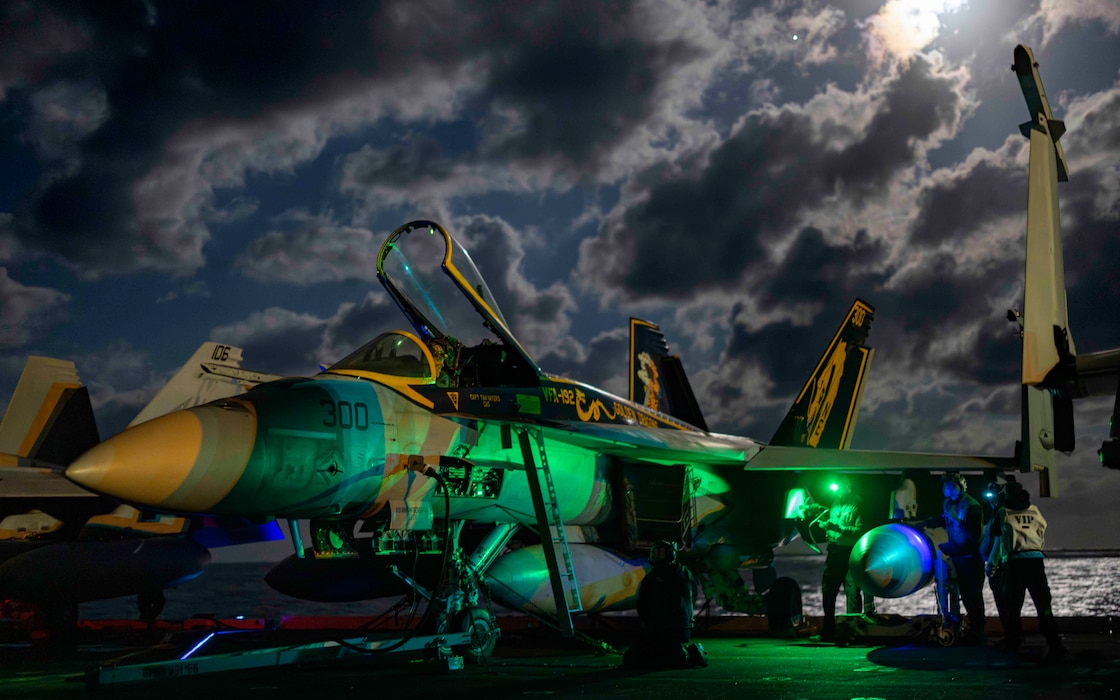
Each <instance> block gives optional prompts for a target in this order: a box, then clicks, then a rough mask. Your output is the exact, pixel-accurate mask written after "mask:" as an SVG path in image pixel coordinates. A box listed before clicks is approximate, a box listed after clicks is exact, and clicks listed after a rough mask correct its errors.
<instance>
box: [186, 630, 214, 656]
mask: <svg viewBox="0 0 1120 700" xmlns="http://www.w3.org/2000/svg"><path fill="white" fill-rule="evenodd" d="M213 638H214V633H213V632H211V633H210V634H208V635H206V636H205V637H203V638H202V641H200V642H199V643H198V644H195V645H194V646H193V647H191V650H190V651H188V652H187V653H186V654H183V655H182V656H180V657H179V660H180V661H186V660H187V659H189V658H190V656H191V654H193V653H195V652H196V651H198V650H199V649H201V648H202V646H203V645H204V644H206V642H209V641H210V640H211V639H213Z"/></svg>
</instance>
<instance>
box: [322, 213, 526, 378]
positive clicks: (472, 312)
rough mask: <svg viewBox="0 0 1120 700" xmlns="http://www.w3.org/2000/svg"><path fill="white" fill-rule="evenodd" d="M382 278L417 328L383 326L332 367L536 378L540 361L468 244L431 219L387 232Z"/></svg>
mask: <svg viewBox="0 0 1120 700" xmlns="http://www.w3.org/2000/svg"><path fill="white" fill-rule="evenodd" d="M377 278H378V279H379V280H380V281H381V283H382V285H384V287H385V289H386V291H388V292H389V295H390V296H391V297H392V298H393V300H394V301H395V302H396V303H397V306H398V307H399V308H400V309H401V311H402V312H403V313H404V315H405V316H406V317H407V318H408V320H409V322H410V323H411V324H412V327H413V329H415V335H413V334H412V333H409V332H407V331H393V332H390V333H384V334H382V335H380V336H378V337H377V338H374V339H373V340H372V341H371V342H369V343H367V344H366V345H365V346H363V347H362V348H361V349H359V350H358V351H357V352H355V353H353V354H351V355H350V356H349V357H347V358H345V359H344V360H342V361H341V362H339V363H337V364H335V365H334V366H332V367H331V369H332V370H336V369H339V370H359V371H366V372H374V373H377V374H381V375H389V376H397V377H404V378H415V379H416V380H417V381H416V382H415V383H422V382H424V381H425V380H427V381H434V383H435V384H437V385H439V386H495V387H496V386H534V385H538V384H539V383H540V369H539V368H538V367H537V365H536V363H535V362H533V360H532V359H531V358H530V357H529V355H528V354H527V353H526V352H525V350H524V348H522V347H521V345H520V343H518V342H517V339H516V338H514V337H513V334H512V333H511V332H510V330H509V324H508V323H507V322H506V319H505V317H504V316H503V315H502V312H501V309H499V308H498V303H497V301H496V300H495V299H494V296H493V294H491V292H490V289H489V287H487V285H486V281H485V280H484V279H483V278H482V275H481V273H479V271H478V269H477V268H476V267H475V264H474V261H473V260H471V257H470V255H469V254H468V253H467V251H466V250H465V249H464V248H463V247H462V246H461V245H460V244H459V243H458V241H456V240H455V239H453V238H452V237H451V235H450V234H449V233H447V231H446V230H445V229H444V228H443V227H442V226H440V225H439V224H437V223H435V222H433V221H412V222H409V223H407V224H405V225H404V226H401V227H400V228H398V229H397V230H395V231H393V233H391V234H390V235H389V238H388V239H387V240H386V241H385V243H384V245H382V246H381V251H380V253H379V254H378V257H377Z"/></svg>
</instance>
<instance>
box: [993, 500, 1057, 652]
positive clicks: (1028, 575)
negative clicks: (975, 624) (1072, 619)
mask: <svg viewBox="0 0 1120 700" xmlns="http://www.w3.org/2000/svg"><path fill="white" fill-rule="evenodd" d="M1004 522H1005V523H1006V524H1007V527H1006V528H1005V534H1007V533H1009V534H1010V541H1009V540H1007V539H1005V540H1004V544H1005V546H1007V550H1008V552H1009V554H1008V557H1007V569H1006V573H1005V574H1004V578H1003V588H1004V597H1003V600H1004V605H1005V606H1006V615H1007V620H1006V623H1005V625H1004V631H1005V632H1007V648H1008V649H1010V650H1012V651H1015V650H1017V649H1018V648H1019V646H1020V645H1021V644H1022V641H1023V620H1022V617H1021V615H1022V611H1023V600H1024V598H1025V597H1026V593H1027V592H1028V591H1030V594H1031V600H1033V601H1034V607H1035V612H1037V613H1038V629H1039V631H1040V632H1042V634H1043V636H1045V637H1046V645H1047V647H1048V648H1049V652H1048V653H1049V658H1051V659H1056V658H1062V657H1064V656H1065V655H1066V653H1067V652H1066V649H1065V647H1064V646H1063V645H1062V638H1061V636H1060V634H1059V631H1058V622H1057V620H1055V619H1054V611H1053V610H1052V609H1051V607H1050V605H1051V596H1050V583H1049V581H1047V579H1046V559H1045V555H1044V554H1043V553H1042V549H1043V547H1044V546H1045V542H1046V518H1044V517H1042V513H1041V512H1039V510H1038V507H1037V506H1033V505H1030V497H1029V496H1028V495H1027V494H1026V492H1022V493H1021V494H1020V498H1019V499H1018V502H1017V503H1016V502H1015V501H1013V500H1012V499H1010V498H1009V499H1008V502H1007V509H1006V517H1005V520H1004Z"/></svg>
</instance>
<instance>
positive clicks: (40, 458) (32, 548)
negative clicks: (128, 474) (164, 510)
mask: <svg viewBox="0 0 1120 700" xmlns="http://www.w3.org/2000/svg"><path fill="white" fill-rule="evenodd" d="M240 360H241V350H240V348H236V347H232V346H229V345H223V344H219V343H213V342H207V343H203V344H202V346H200V347H199V348H198V350H197V351H195V353H194V355H192V356H191V358H190V359H189V360H188V361H187V363H186V364H184V365H183V367H182V368H180V370H179V371H178V372H177V373H176V374H175V376H174V377H173V378H172V379H171V381H169V382H168V383H167V384H166V385H165V386H164V387H163V388H162V389H161V390H160V391H159V392H158V393H157V394H156V396H155V397H154V398H153V399H152V401H151V402H149V404H148V405H147V406H146V407H145V408H144V409H143V410H141V412H140V413H139V414H138V416H137V418H136V419H135V420H133V421H132V423H131V424H130V425H137V424H138V423H140V422H142V421H144V420H146V419H148V418H152V417H156V416H158V415H162V414H163V413H166V412H167V411H169V410H178V409H183V408H186V407H189V406H194V405H197V404H200V403H206V402H209V401H213V400H214V399H217V398H220V397H226V396H232V395H234V394H237V393H240V392H241V391H242V390H243V389H244V387H245V386H246V385H247V384H246V383H245V380H244V378H243V377H242V378H237V377H236V376H235V375H243V374H245V373H244V371H243V370H240V369H239V363H240ZM203 363H209V364H210V365H211V368H210V369H209V370H207V369H206V368H205V367H204V366H203ZM218 373H224V374H225V375H227V376H222V374H218ZM271 378H275V377H271ZM98 442H99V437H98V430H97V426H96V423H95V421H94V415H93V409H92V407H91V405H90V400H89V391H88V389H86V387H84V386H82V383H81V380H80V379H79V377H78V372H77V369H76V368H75V366H74V363H73V362H70V361H66V360H56V359H51V358H46V357H36V356H32V357H29V358H28V359H27V362H26V364H25V366H24V370H23V373H22V374H21V375H20V379H19V382H18V384H17V385H16V389H15V391H14V392H13V394H12V398H11V400H10V402H9V404H8V408H7V411H6V412H5V413H4V417H3V420H2V421H0V464H2V465H3V466H0V600H19V601H23V602H26V603H32V604H34V605H36V607H38V608H39V609H40V610H41V611H42V613H43V615H44V618H45V619H46V622H47V624H48V626H51V627H63V626H66V625H70V624H72V623H73V621H74V619H75V614H76V605H77V603H80V602H85V601H91V600H100V599H104V598H115V597H118V596H125V595H136V596H138V601H139V607H140V612H141V616H142V617H144V618H146V619H154V617H155V616H156V615H158V613H159V610H160V609H161V608H162V606H163V590H164V589H166V588H169V587H172V586H175V585H178V584H180V583H183V582H185V581H189V580H190V579H192V578H194V577H196V576H198V575H199V574H201V573H202V571H203V570H205V568H206V566H207V565H208V564H209V561H210V553H209V550H208V549H207V547H210V546H220V545H222V544H236V543H240V542H254V541H261V540H264V539H281V538H282V537H283V534H282V533H281V532H280V531H279V528H278V526H277V525H276V524H275V523H271V524H270V525H268V526H263V527H261V526H254V525H251V524H249V523H246V522H241V521H238V520H234V519H229V520H226V521H225V522H223V523H220V524H219V523H217V522H214V521H203V520H201V519H195V520H191V519H188V518H185V517H182V516H177V515H167V514H159V513H153V512H151V511H146V510H141V509H138V508H135V507H133V506H130V505H124V504H121V503H120V502H119V501H117V500H115V499H111V498H106V497H104V496H99V495H97V494H93V493H91V492H89V491H86V490H85V489H82V488H79V487H78V486H77V485H75V484H74V483H73V482H71V481H68V480H67V479H66V478H65V477H64V476H63V475H62V470H63V469H64V468H65V467H66V466H67V465H69V464H70V463H71V462H72V461H73V460H74V458H76V457H77V456H78V455H80V454H81V453H82V452H84V451H85V450H87V449H89V448H90V447H92V446H94V445H96V444H97V443H98Z"/></svg>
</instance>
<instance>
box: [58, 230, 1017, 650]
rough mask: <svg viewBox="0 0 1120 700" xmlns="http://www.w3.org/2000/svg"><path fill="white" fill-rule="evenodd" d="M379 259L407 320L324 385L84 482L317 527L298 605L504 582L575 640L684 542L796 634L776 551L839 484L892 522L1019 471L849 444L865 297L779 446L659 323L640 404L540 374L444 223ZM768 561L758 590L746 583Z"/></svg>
mask: <svg viewBox="0 0 1120 700" xmlns="http://www.w3.org/2000/svg"><path fill="white" fill-rule="evenodd" d="M377 271H378V279H379V280H380V281H381V283H382V284H383V286H384V287H385V290H386V291H387V292H388V294H389V295H390V296H391V298H392V299H393V300H394V301H395V302H396V304H397V306H398V307H399V308H400V310H401V311H402V313H403V314H404V316H405V318H406V319H407V321H408V323H409V326H410V328H409V329H407V330H395V331H389V332H386V333H383V334H381V335H379V336H378V337H376V338H374V339H373V340H372V341H370V342H369V343H368V344H366V345H365V346H363V347H361V348H360V349H358V350H357V351H356V352H354V353H353V354H351V355H350V356H348V357H346V358H344V359H343V360H341V361H340V362H338V363H336V364H334V365H332V366H331V367H329V368H327V369H326V370H325V371H323V372H322V373H320V374H317V375H315V376H313V377H310V378H306V379H288V380H282V381H278V382H270V383H265V384H260V385H258V386H256V387H254V388H253V389H250V390H249V391H247V392H246V393H245V394H243V395H240V396H237V397H232V398H228V399H222V400H219V401H214V402H211V403H209V404H205V405H202V406H197V407H194V408H190V409H187V410H184V411H178V412H174V413H171V414H169V415H166V416H163V417H161V418H157V419H155V420H151V421H148V422H146V423H143V424H141V425H137V426H134V427H132V428H130V429H128V430H125V431H124V432H122V433H120V434H119V435H116V436H114V437H112V438H110V439H108V440H106V441H105V442H103V443H101V444H99V445H97V446H95V447H93V448H91V449H90V450H89V451H87V452H86V453H84V454H83V455H82V456H81V457H79V458H78V459H77V460H76V461H75V462H74V463H73V464H72V465H71V466H70V468H69V469H68V470H67V472H66V474H67V476H68V477H70V478H71V479H72V480H74V481H75V482H76V483H78V484H81V485H82V486H83V487H85V488H88V489H91V490H93V491H96V492H98V493H103V494H108V495H111V496H112V497H114V498H117V499H120V500H122V501H124V502H126V503H132V504H137V505H139V506H142V507H144V508H149V509H153V510H157V511H161V512H174V513H194V514H210V515H239V516H244V517H250V518H267V517H276V518H285V519H289V520H293V521H294V520H302V519H306V520H309V521H310V532H311V540H312V541H311V547H310V551H309V552H305V550H304V547H303V544H302V542H300V541H299V540H300V538H299V537H298V533H299V528H298V527H290V530H291V531H292V532H293V534H297V536H296V537H295V542H294V545H295V549H296V551H295V554H294V555H293V557H291V558H289V560H288V561H286V562H282V563H281V564H280V566H278V567H277V569H276V570H274V571H273V572H272V574H271V575H270V577H269V581H270V583H272V584H273V585H274V586H275V587H278V588H280V589H281V590H282V591H283V592H286V593H289V594H293V595H299V596H301V597H306V598H314V599H319V600H353V599H360V598H368V597H376V596H381V595H389V594H395V593H397V592H399V591H400V590H402V589H406V588H411V589H413V590H415V591H418V592H420V594H421V595H424V596H425V597H431V598H434V599H435V600H437V601H439V604H440V606H441V607H442V608H443V609H444V611H445V616H444V621H443V623H442V624H445V625H455V626H464V627H466V628H479V627H481V628H484V629H485V628H488V627H489V626H490V625H491V624H492V620H491V619H490V618H489V613H488V611H487V610H486V609H485V606H484V605H483V603H482V602H481V601H483V600H484V599H485V598H486V596H485V592H486V591H489V594H490V597H491V598H492V599H493V600H495V601H498V602H500V603H501V604H503V605H505V606H507V607H512V608H515V609H521V610H525V611H527V612H533V613H535V614H540V615H546V616H550V617H555V618H556V619H557V621H558V622H559V624H560V627H561V629H562V630H565V631H566V632H567V633H570V632H571V630H572V626H571V613H572V612H578V611H581V610H582V611H587V612H599V611H610V610H620V609H626V608H630V607H632V606H633V605H634V603H635V598H636V593H637V589H638V584H639V583H640V581H641V579H642V577H643V575H644V572H645V570H646V567H647V566H648V564H647V562H646V560H645V556H644V549H643V546H644V545H646V544H648V543H649V542H651V541H654V540H657V539H664V538H668V539H672V540H675V541H679V542H682V543H683V544H684V545H685V547H686V549H687V559H688V561H689V564H690V565H691V566H692V567H693V568H694V570H695V571H696V572H697V573H698V575H699V579H700V580H701V581H702V582H703V584H704V588H705V592H706V593H708V594H709V595H710V596H712V597H714V598H716V599H718V603H719V605H721V606H722V607H723V608H724V609H727V610H734V611H742V612H749V613H756V614H767V615H768V616H769V618H770V620H771V624H772V626H773V627H774V628H775V629H776V630H785V629H788V628H789V627H790V626H791V625H792V624H794V623H796V622H797V619H798V618H799V617H800V614H801V605H800V589H799V587H798V586H797V584H796V583H795V582H793V581H792V580H790V579H788V578H778V577H777V576H776V571H775V567H774V565H773V559H774V549H775V548H777V547H780V546H782V545H784V544H787V543H789V542H791V541H792V540H793V539H794V538H795V537H796V536H797V529H796V510H797V506H798V505H799V504H800V503H802V502H805V501H806V500H808V499H810V498H812V497H813V494H814V493H818V494H819V493H821V490H820V489H821V488H822V486H821V484H820V483H819V482H822V481H824V480H825V479H826V478H827V476H828V475H830V474H832V473H835V472H837V471H840V470H843V471H858V472H861V473H864V476H862V477H860V488H861V489H863V490H864V492H865V493H869V492H874V493H878V494H879V495H880V498H881V500H879V502H881V503H882V504H884V508H883V518H884V521H885V520H886V519H887V517H888V516H889V511H888V509H887V508H886V504H887V503H888V501H889V499H890V496H891V494H892V493H893V491H894V490H895V488H896V487H897V485H898V481H899V474H901V473H908V472H914V473H915V476H914V478H917V479H921V475H924V474H929V473H931V472H933V471H944V470H968V471H972V472H983V471H987V472H989V473H994V472H996V471H999V470H1003V469H1008V468H1013V467H1014V466H1015V463H1014V460H1013V459H1010V458H1008V459H999V458H985V457H974V456H964V455H943V454H923V453H901V452H872V451H862V450H851V449H845V448H847V445H848V442H849V441H850V439H851V429H852V426H853V425H854V421H855V417H856V409H857V407H858V397H859V395H860V389H861V387H862V380H863V376H864V374H865V372H866V368H867V363H868V361H869V359H870V351H869V349H867V348H864V347H863V340H864V338H866V336H867V331H868V329H869V328H870V323H871V319H872V315H873V309H872V308H871V307H870V306H869V305H868V304H866V303H864V302H862V301H858V300H857V301H856V303H855V304H854V305H853V307H852V309H851V311H850V312H849V314H848V316H847V317H846V318H845V320H844V322H843V323H842V324H841V327H840V329H839V331H838V332H837V333H836V335H835V336H834V338H833V341H832V343H831V344H830V345H829V347H828V349H827V351H826V352H825V354H824V356H822V358H821V361H820V362H819V363H818V365H817V367H816V368H815V370H814V371H813V372H812V374H811V375H810V378H809V381H808V382H806V385H805V388H804V390H803V391H802V392H801V394H800V395H799V396H798V399H797V401H796V402H795V404H794V407H793V408H792V409H791V411H790V413H789V414H788V415H787V416H786V419H785V420H783V422H782V425H781V427H780V428H779V430H778V432H777V434H776V435H775V438H776V439H775V440H774V441H772V442H771V443H770V444H767V443H764V442H761V441H759V440H755V439H751V438H747V437H739V436H732V435H724V434H718V433H713V432H710V431H709V430H707V429H706V428H704V427H703V425H702V417H701V416H700V415H699V410H698V408H697V407H696V405H695V404H696V402H695V397H694V396H692V392H691V389H690V388H688V384H687V379H686V378H685V377H684V375H683V370H681V369H680V366H679V360H676V361H674V358H672V356H670V355H668V353H667V348H665V346H664V341H663V339H662V340H660V345H659V343H658V335H659V332H658V331H657V329H656V327H655V326H653V325H652V324H649V323H647V322H637V323H636V324H634V328H636V329H637V330H636V339H635V340H634V341H633V343H632V347H633V348H635V349H633V350H632V351H631V354H632V370H631V377H632V379H631V396H632V397H633V400H630V399H625V398H621V397H618V396H614V395H611V394H609V393H607V392H604V391H602V390H599V389H597V388H595V387H592V386H590V385H587V384H584V383H580V382H577V381H573V380H570V379H566V378H562V377H559V376H555V375H552V374H548V373H546V372H544V371H542V370H541V369H540V367H539V366H538V365H537V364H536V362H535V361H534V360H533V358H532V356H531V355H530V354H529V353H528V351H526V349H525V348H524V347H523V346H522V345H521V344H520V342H518V340H517V338H516V337H515V336H514V334H513V332H512V331H511V330H510V326H509V324H508V323H507V321H506V318H505V316H504V315H503V313H502V311H501V309H500V308H499V307H498V304H497V302H496V301H495V299H494V296H493V295H492V294H491V292H490V291H489V288H488V286H487V285H486V282H485V280H484V279H483V277H482V275H481V274H480V273H479V272H478V270H477V268H476V267H475V265H474V263H473V262H472V260H471V258H470V256H469V254H468V253H467V251H466V250H465V249H464V248H463V247H462V246H461V245H460V244H459V242H458V241H457V240H456V239H455V238H453V237H452V236H451V234H450V233H449V232H448V231H447V230H446V229H445V228H444V227H443V226H441V225H440V224H438V223H436V222H434V221H413V222H409V223H407V224H405V225H403V226H401V227H400V228H398V229H396V230H395V231H393V232H392V233H391V234H390V235H389V236H388V238H387V240H386V241H385V242H384V244H383V246H382V247H381V249H380V253H379V255H378V262H377ZM643 348H652V350H644V349H643ZM698 424H699V425H698ZM931 492H934V490H933V489H931ZM523 528H524V530H527V531H531V532H528V533H526V532H522V533H520V535H518V531H519V530H522V529H523ZM515 535H518V537H515ZM426 553H428V554H432V556H425V554H426ZM448 562H450V563H449V564H448ZM445 564H446V566H445ZM448 568H450V569H451V570H452V572H451V573H449V574H443V575H442V576H441V573H442V572H444V571H445V570H446V569H448ZM752 570H753V571H755V572H756V575H755V576H754V588H755V590H754V591H753V592H751V591H749V590H748V587H747V586H746V585H745V583H744V580H743V578H742V575H743V573H745V572H749V571H752ZM482 651H484V650H482Z"/></svg>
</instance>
